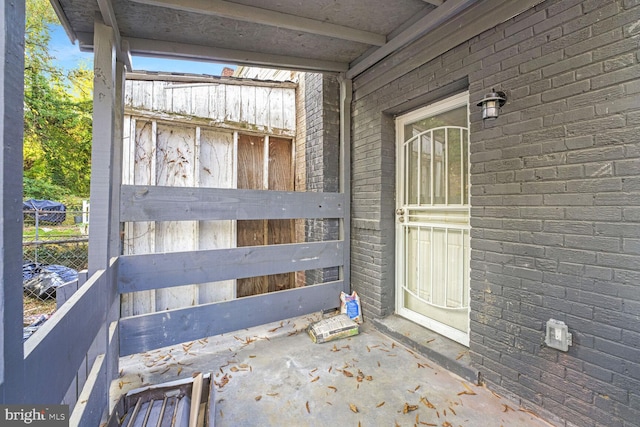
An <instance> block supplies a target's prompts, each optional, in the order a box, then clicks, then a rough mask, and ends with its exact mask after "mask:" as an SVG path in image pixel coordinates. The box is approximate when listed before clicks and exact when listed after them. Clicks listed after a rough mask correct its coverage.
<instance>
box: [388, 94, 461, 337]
mask: <svg viewBox="0 0 640 427" xmlns="http://www.w3.org/2000/svg"><path fill="white" fill-rule="evenodd" d="M467 101H468V96H467V95H466V94H465V95H461V96H458V97H454V98H452V99H451V100H445V101H443V102H441V103H438V104H434V106H432V107H426V108H424V109H422V110H419V111H417V112H413V113H409V114H407V115H406V116H402V117H399V118H398V119H397V124H398V126H397V128H398V154H399V157H400V158H399V159H398V165H399V166H398V168H399V169H398V177H402V179H403V180H404V181H402V182H398V197H397V199H398V206H397V207H398V209H397V211H396V214H397V222H396V224H397V227H398V232H397V233H396V236H397V239H398V243H397V245H398V251H397V254H398V259H397V262H396V265H397V268H398V274H397V288H398V289H397V292H396V295H397V296H398V313H399V314H401V315H403V316H405V317H408V318H410V319H411V320H414V321H417V322H418V323H421V324H423V325H424V326H426V327H428V328H430V329H433V330H435V331H436V332H439V333H441V334H443V335H446V336H448V337H449V338H451V339H454V340H456V341H458V342H461V343H463V344H465V345H468V341H469V338H468V325H469V257H470V247H469V184H468V181H469V148H468V144H469V131H468V109H467Z"/></svg>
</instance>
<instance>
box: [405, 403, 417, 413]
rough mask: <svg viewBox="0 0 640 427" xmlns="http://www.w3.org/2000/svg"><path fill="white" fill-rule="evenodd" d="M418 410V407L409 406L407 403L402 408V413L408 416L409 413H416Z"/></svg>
mask: <svg viewBox="0 0 640 427" xmlns="http://www.w3.org/2000/svg"><path fill="white" fill-rule="evenodd" d="M416 409H418V405H409V404H408V403H406V402H405V404H404V406H403V408H402V413H403V414H408V413H409V412H412V411H415V410H416Z"/></svg>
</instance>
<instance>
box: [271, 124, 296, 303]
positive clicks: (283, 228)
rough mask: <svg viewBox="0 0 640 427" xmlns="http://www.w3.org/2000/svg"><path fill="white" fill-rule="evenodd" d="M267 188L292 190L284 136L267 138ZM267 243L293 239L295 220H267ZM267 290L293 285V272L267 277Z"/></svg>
mask: <svg viewBox="0 0 640 427" xmlns="http://www.w3.org/2000/svg"><path fill="white" fill-rule="evenodd" d="M268 149H269V156H268V188H269V190H279V191H293V189H294V188H293V182H294V177H293V150H292V141H291V140H290V139H284V138H276V137H273V136H272V137H270V138H269V147H268ZM267 224H268V228H267V244H269V245H278V244H284V243H293V242H294V241H295V229H294V226H295V222H294V220H292V219H270V220H267ZM267 280H268V288H269V292H273V291H279V290H283V289H290V288H293V287H295V273H284V274H275V275H271V276H268V277H267Z"/></svg>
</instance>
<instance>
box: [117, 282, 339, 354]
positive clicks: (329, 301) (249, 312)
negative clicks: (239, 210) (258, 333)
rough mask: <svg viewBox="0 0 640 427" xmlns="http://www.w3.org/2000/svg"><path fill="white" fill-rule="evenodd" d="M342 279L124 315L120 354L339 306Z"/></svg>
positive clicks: (142, 350)
mask: <svg viewBox="0 0 640 427" xmlns="http://www.w3.org/2000/svg"><path fill="white" fill-rule="evenodd" d="M343 286H344V284H343V282H342V281H336V282H328V283H323V284H318V285H312V286H306V287H303V288H296V289H289V290H285V291H280V292H274V293H270V294H262V295H255V296H250V297H244V298H239V299H236V300H231V301H225V302H219V303H212V304H204V305H198V306H194V307H188V308H183V309H176V310H168V311H161V312H157V313H151V314H143V315H139V316H131V317H125V318H122V319H120V356H127V355H130V354H135V353H143V352H145V351H148V350H152V349H156V348H160V347H164V346H168V345H174V344H179V343H182V342H187V341H192V340H195V339H200V338H203V337H209V336H213V335H218V334H223V333H227V332H232V331H237V330H240V329H244V328H249V327H252V326H258V325H262V324H265V323H269V322H275V321H278V320H282V319H286V318H290V317H295V316H300V315H304V314H308V313H311V312H314V311H320V310H325V309H329V308H335V307H336V305H337V303H336V301H337V300H338V297H337V296H338V295H339V294H340V291H342V290H343Z"/></svg>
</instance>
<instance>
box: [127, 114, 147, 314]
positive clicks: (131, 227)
mask: <svg viewBox="0 0 640 427" xmlns="http://www.w3.org/2000/svg"><path fill="white" fill-rule="evenodd" d="M132 121H133V132H134V135H135V140H134V144H135V145H134V147H131V148H132V149H133V150H132V152H133V162H132V164H131V165H130V169H132V172H133V176H132V177H131V179H132V181H133V184H134V185H155V183H156V178H155V168H156V124H155V122H152V121H147V120H132ZM155 230H156V225H155V222H152V221H144V222H134V223H127V225H126V228H125V242H124V253H125V254H150V253H154V252H155V250H156V243H155V241H156V236H155V234H156V231H155ZM155 295H156V293H155V291H153V290H152V291H144V292H138V293H132V294H123V295H122V297H121V312H122V314H123V315H124V316H133V315H137V314H143V313H149V312H153V311H155V309H156V304H155V298H156V296H155Z"/></svg>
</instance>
